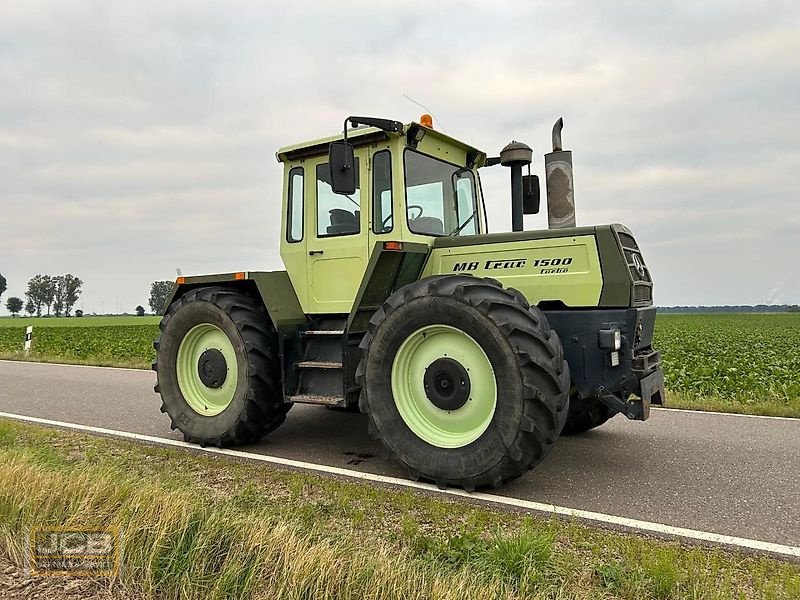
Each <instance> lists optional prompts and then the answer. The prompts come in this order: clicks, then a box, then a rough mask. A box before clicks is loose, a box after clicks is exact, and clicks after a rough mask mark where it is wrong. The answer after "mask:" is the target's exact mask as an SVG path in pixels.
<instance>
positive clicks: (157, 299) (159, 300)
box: [147, 281, 172, 315]
mask: <svg viewBox="0 0 800 600" xmlns="http://www.w3.org/2000/svg"><path fill="white" fill-rule="evenodd" d="M171 291H172V282H171V281H154V282H153V283H151V284H150V300H148V301H147V302H148V304H149V305H150V310H152V311H153V312H154V313H155V314H157V315H163V314H164V303H165V302H166V301H167V296H168V295H169V293H170V292H171Z"/></svg>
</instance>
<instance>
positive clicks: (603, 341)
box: [597, 327, 622, 350]
mask: <svg viewBox="0 0 800 600" xmlns="http://www.w3.org/2000/svg"><path fill="white" fill-rule="evenodd" d="M597 344H598V345H599V346H600V348H601V349H603V350H619V349H620V348H622V332H621V331H620V330H619V329H618V328H617V327H610V328H609V329H601V330H600V331H598V332H597Z"/></svg>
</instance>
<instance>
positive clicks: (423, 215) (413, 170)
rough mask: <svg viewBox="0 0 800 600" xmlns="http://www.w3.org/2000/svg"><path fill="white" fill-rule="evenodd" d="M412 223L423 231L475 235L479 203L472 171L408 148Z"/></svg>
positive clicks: (417, 230)
mask: <svg viewBox="0 0 800 600" xmlns="http://www.w3.org/2000/svg"><path fill="white" fill-rule="evenodd" d="M404 162H405V177H406V210H407V218H408V227H409V229H410V230H411V231H412V232H414V233H420V234H422V235H434V236H436V235H472V234H475V233H477V231H478V203H477V194H476V191H475V176H474V175H473V173H472V171H470V170H469V169H465V168H463V167H458V166H456V165H452V164H450V163H447V162H444V161H442V160H439V159H436V158H433V157H432V156H426V155H424V154H420V153H418V152H415V151H413V150H406V152H405V157H404Z"/></svg>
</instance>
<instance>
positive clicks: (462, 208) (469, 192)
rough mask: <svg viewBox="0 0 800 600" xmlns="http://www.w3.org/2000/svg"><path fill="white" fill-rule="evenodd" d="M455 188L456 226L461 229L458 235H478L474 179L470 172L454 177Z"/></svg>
mask: <svg viewBox="0 0 800 600" xmlns="http://www.w3.org/2000/svg"><path fill="white" fill-rule="evenodd" d="M455 188H456V198H457V204H456V216H457V220H458V226H459V227H460V228H461V229H460V232H459V235H475V234H476V233H478V212H477V206H478V205H477V203H476V202H475V196H474V195H473V190H474V189H475V179H474V177H473V175H472V172H471V171H467V172H466V173H463V174H462V175H460V176H459V175H458V174H457V175H455Z"/></svg>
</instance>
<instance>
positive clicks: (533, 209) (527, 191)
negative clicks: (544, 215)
mask: <svg viewBox="0 0 800 600" xmlns="http://www.w3.org/2000/svg"><path fill="white" fill-rule="evenodd" d="M540 197H541V194H540V192H539V176H538V175H523V176H522V213H523V214H526V215H535V214H538V212H539V204H540Z"/></svg>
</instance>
